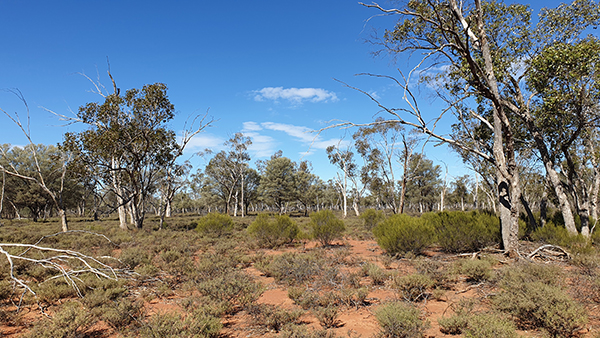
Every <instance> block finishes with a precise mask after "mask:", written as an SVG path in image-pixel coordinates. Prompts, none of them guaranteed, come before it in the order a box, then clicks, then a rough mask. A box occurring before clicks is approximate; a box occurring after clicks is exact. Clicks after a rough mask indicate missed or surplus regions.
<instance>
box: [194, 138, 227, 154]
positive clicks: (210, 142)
mask: <svg viewBox="0 0 600 338" xmlns="http://www.w3.org/2000/svg"><path fill="white" fill-rule="evenodd" d="M223 142H225V140H223V139H222V138H220V137H217V136H213V135H210V134H199V135H196V136H194V137H193V138H192V139H191V140H190V142H189V143H188V144H187V147H186V151H193V152H197V151H202V150H204V149H211V150H213V151H218V150H221V149H222V148H223Z"/></svg>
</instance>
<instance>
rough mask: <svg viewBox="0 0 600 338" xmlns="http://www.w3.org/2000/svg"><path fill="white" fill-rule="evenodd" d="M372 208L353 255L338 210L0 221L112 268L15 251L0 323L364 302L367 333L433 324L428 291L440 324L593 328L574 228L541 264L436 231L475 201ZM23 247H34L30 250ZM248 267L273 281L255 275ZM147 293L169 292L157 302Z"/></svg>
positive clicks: (133, 330) (254, 318)
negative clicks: (64, 272)
mask: <svg viewBox="0 0 600 338" xmlns="http://www.w3.org/2000/svg"><path fill="white" fill-rule="evenodd" d="M373 215H375V216H376V217H375V218H376V219H379V220H378V221H374V223H373V224H377V225H375V226H374V227H373V228H372V233H373V236H374V238H376V239H377V243H378V244H379V247H380V248H379V249H377V250H379V251H378V252H379V253H377V254H375V253H370V251H367V253H365V254H364V255H356V254H355V253H353V252H352V246H351V245H350V244H349V241H350V239H351V238H359V237H362V236H363V235H364V232H365V230H366V226H365V219H364V218H363V219H359V218H356V217H353V218H348V219H345V220H342V219H340V218H338V217H337V215H336V214H335V213H332V212H331V211H327V212H320V213H315V214H313V215H312V217H310V218H308V217H289V216H270V215H267V214H259V215H251V216H249V217H246V218H244V219H240V218H235V219H234V218H232V217H230V216H226V215H220V214H217V213H213V214H208V215H206V216H203V217H197V216H189V217H176V218H172V219H167V222H166V223H165V224H164V227H163V229H161V230H158V226H157V224H158V220H155V219H153V218H150V219H149V222H148V223H149V225H148V226H147V227H145V228H143V229H140V230H135V231H128V232H124V231H122V230H120V229H119V228H118V221H117V220H115V219H109V220H104V221H98V222H89V221H87V220H84V219H81V220H74V221H73V222H72V226H73V227H74V228H76V230H77V231H74V232H72V233H63V234H61V235H56V236H55V235H53V234H54V233H55V232H57V231H59V230H60V224H59V223H58V222H55V221H51V222H48V223H45V224H43V225H41V224H35V223H32V224H29V223H24V222H14V224H10V222H7V223H8V224H7V225H6V226H4V227H2V228H1V230H2V231H1V232H0V241H1V242H6V243H10V242H13V241H19V242H26V243H27V242H28V243H36V242H37V241H38V239H39V238H40V237H41V236H46V237H44V238H43V239H42V240H41V242H40V243H39V245H42V244H43V245H45V246H46V247H48V248H57V249H58V248H60V249H63V248H65V247H76V248H78V250H79V251H80V252H81V254H83V255H86V257H91V258H94V259H98V260H101V262H102V263H103V264H106V266H107V267H110V268H112V269H113V270H114V271H115V273H116V275H117V277H118V278H116V279H115V278H102V276H99V275H97V274H94V273H92V272H90V271H87V272H85V271H82V272H77V273H74V274H73V276H74V277H75V278H73V280H74V281H75V284H72V283H68V282H67V281H65V279H64V278H52V277H53V276H54V273H53V271H52V269H47V267H45V266H44V265H42V264H38V263H36V261H35V260H31V261H23V260H20V261H19V260H17V261H15V264H14V267H13V270H12V271H13V274H14V275H15V276H19V278H20V280H21V281H23V282H24V283H26V285H27V286H28V287H30V288H31V290H32V291H33V292H34V293H35V294H33V293H32V292H28V293H25V294H23V293H22V291H23V288H22V287H20V286H19V285H16V284H15V283H14V282H11V280H10V278H9V277H10V271H11V270H10V265H9V264H7V261H6V260H3V261H2V265H0V275H1V277H2V281H1V282H0V296H1V298H0V299H1V300H0V323H1V325H2V326H0V327H14V328H18V329H17V332H18V333H19V335H20V336H24V337H81V336H96V335H98V336H102V335H112V334H117V335H121V336H124V337H130V336H131V337H135V336H139V337H219V336H223V335H224V334H231V331H230V330H232V328H231V326H232V325H234V326H235V325H242V324H232V323H234V322H235V323H243V325H244V328H241V327H237V326H235V327H236V330H246V331H244V335H246V336H251V337H252V336H255V337H259V336H268V337H345V336H347V335H345V333H346V331H347V330H348V329H347V327H346V326H347V322H346V319H345V318H346V317H345V314H346V313H351V311H359V313H364V312H363V311H369V312H372V313H373V314H374V315H375V317H374V319H373V325H376V326H377V327H379V329H378V331H377V332H373V333H372V334H373V336H378V337H425V336H431V335H435V332H433V331H432V330H434V329H432V328H431V325H430V324H431V323H430V322H429V320H428V316H429V315H430V314H431V313H430V312H429V311H431V310H426V309H428V307H429V306H430V304H434V303H435V302H440V304H444V306H443V307H444V309H446V310H445V311H444V313H443V314H442V315H441V316H440V317H439V319H438V320H437V323H438V324H439V330H440V331H441V332H442V333H444V334H449V335H462V336H463V337H473V338H479V337H482V338H483V337H498V338H504V337H510V338H512V337H517V336H518V333H517V332H518V330H527V331H530V332H535V333H536V334H538V333H539V335H540V336H541V335H545V336H549V337H575V336H579V337H581V336H582V332H583V331H584V330H587V329H589V328H590V327H591V328H592V332H597V330H600V327H598V328H596V326H597V325H598V318H597V317H596V316H595V315H594V310H593V309H595V308H596V307H597V306H598V305H600V283H598V282H597V280H598V277H599V276H600V258H599V257H600V256H599V255H598V253H597V251H596V248H595V247H594V246H593V245H591V244H587V246H586V247H585V250H583V249H582V248H583V247H582V246H581V245H580V243H579V242H578V241H570V242H568V243H566V244H565V247H564V249H565V250H572V251H573V252H576V254H574V256H573V258H572V259H571V260H570V261H569V262H562V261H558V260H557V261H556V262H557V263H556V264H554V263H553V262H554V261H553V260H551V259H550V258H548V257H550V256H546V258H543V257H544V256H540V257H542V258H539V257H538V258H535V259H534V258H531V259H529V260H530V261H532V262H529V261H527V260H516V261H514V262H507V261H506V257H504V256H502V255H501V254H495V253H494V250H491V251H490V250H489V247H490V246H493V244H492V243H494V242H490V241H491V239H492V238H494V237H493V236H492V237H489V239H488V240H486V241H482V242H479V244H477V246H476V247H475V246H474V247H471V248H470V249H469V250H465V251H469V254H468V255H467V254H463V255H457V254H456V252H457V251H456V250H449V249H448V248H447V247H444V246H443V245H442V244H441V243H442V242H443V241H442V240H441V239H440V236H441V234H442V233H443V232H442V230H444V229H448V228H449V227H451V226H455V224H456V223H453V222H458V221H456V220H460V219H462V220H467V221H469V220H470V221H469V222H474V221H473V220H474V219H478V220H480V221H481V223H480V224H483V225H485V226H482V227H481V228H480V230H477V231H482V232H483V231H484V230H483V229H492V230H494V229H496V228H495V225H494V223H493V222H491V221H489V222H488V221H486V220H489V218H490V217H491V216H490V215H489V214H478V213H465V214H464V215H462V216H461V215H458V214H457V213H454V212H452V213H440V214H426V216H424V217H411V216H407V215H395V216H390V217H387V218H385V219H383V218H380V217H379V216H377V215H379V214H378V213H377V215H376V214H373V213H371V215H370V216H369V217H371V216H373ZM436 219H437V220H436ZM448 219H450V220H453V221H452V222H450V223H448V222H446V221H447V220H448ZM440 220H442V221H440ZM482 220H483V221H482ZM154 221H156V222H154ZM436 222H438V223H436ZM439 222H442V223H443V224H445V225H443V226H441V225H440V223H439ZM450 224H453V225H450ZM486 224H487V225H486ZM194 228H195V229H196V231H194ZM444 231H446V230H444ZM494 231H495V230H494ZM546 231H547V232H548V233H551V232H556V230H555V229H549V230H546ZM93 233H96V234H102V235H103V236H105V237H101V236H98V235H94V234H93ZM489 233H493V231H491V232H489ZM308 235H310V236H308ZM465 236H467V235H465ZM532 236H533V234H532ZM308 237H311V239H308ZM495 238H496V242H495V243H496V245H497V243H498V238H497V237H495ZM336 241H337V242H336ZM370 241H372V240H370ZM564 243H565V242H563V244H564ZM334 244H335V245H334ZM353 245H354V244H353ZM370 245H371V246H372V247H374V248H376V246H375V244H374V243H372V244H370ZM523 245H524V247H535V248H537V247H539V245H541V244H536V243H533V242H523ZM4 250H5V251H7V252H10V253H11V254H13V255H19V254H22V252H23V250H16V249H15V248H9V247H6V249H4ZM373 250H375V249H373ZM471 250H483V251H471ZM524 250H530V251H531V250H533V249H524ZM577 250H579V251H577ZM461 251H462V250H461ZM459 252H460V251H459ZM27 255H29V256H28V257H30V258H32V259H38V260H39V259H43V257H44V253H43V252H40V251H35V250H30V251H28V252H27ZM431 256H433V257H431ZM2 257H4V256H0V258H2ZM541 259H546V261H545V263H543V264H542V263H541ZM500 260H503V261H504V264H500V263H499V261H500ZM536 261H537V262H536ZM565 264H570V268H569V269H565V268H564V267H565ZM252 271H254V272H252ZM257 274H261V275H262V276H261V277H260V278H269V277H272V278H273V279H272V280H273V281H274V282H273V283H272V284H265V283H262V282H260V281H259V279H257V277H256V275H257ZM273 288H278V289H283V290H284V291H285V292H284V296H283V297H287V298H289V301H290V304H293V307H291V308H290V307H282V306H280V305H274V304H270V303H264V302H263V301H261V297H262V296H263V295H264V293H265V292H266V291H267V290H271V289H273ZM470 290H473V292H467V291H470ZM479 291H481V292H479ZM373 292H385V293H387V295H388V296H385V297H382V296H378V295H377V294H374V293H373ZM21 297H22V298H21ZM156 303H164V304H170V305H169V306H168V307H166V308H164V309H163V308H160V309H157V308H155V307H154V306H153V304H156ZM26 308H27V309H29V310H28V311H26V312H31V311H33V312H34V313H38V316H39V318H38V320H36V321H35V323H33V322H30V321H27V320H24V319H23V313H24V309H26ZM42 310H43V311H44V313H46V314H47V315H48V317H45V316H44V315H43V314H42ZM375 320H376V322H375ZM309 323H313V324H312V325H307V324H309ZM436 330H437V329H436ZM355 336H357V335H352V334H350V337H355ZM363 336H364V335H363ZM590 337H591V336H590Z"/></svg>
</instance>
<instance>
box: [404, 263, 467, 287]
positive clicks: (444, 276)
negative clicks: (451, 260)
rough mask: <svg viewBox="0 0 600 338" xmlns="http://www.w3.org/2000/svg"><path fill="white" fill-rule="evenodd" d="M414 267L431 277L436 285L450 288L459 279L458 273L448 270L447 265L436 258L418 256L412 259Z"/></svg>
mask: <svg viewBox="0 0 600 338" xmlns="http://www.w3.org/2000/svg"><path fill="white" fill-rule="evenodd" d="M412 264H413V266H414V268H415V269H416V270H417V272H418V273H420V274H423V275H426V276H428V277H429V278H431V280H432V281H433V283H434V285H433V286H434V287H436V288H443V289H450V288H451V284H452V283H454V282H455V281H456V279H457V276H456V274H453V273H451V272H450V271H448V269H447V268H446V266H445V265H444V264H443V263H441V262H439V261H436V260H430V259H423V258H418V259H415V260H413V261H412Z"/></svg>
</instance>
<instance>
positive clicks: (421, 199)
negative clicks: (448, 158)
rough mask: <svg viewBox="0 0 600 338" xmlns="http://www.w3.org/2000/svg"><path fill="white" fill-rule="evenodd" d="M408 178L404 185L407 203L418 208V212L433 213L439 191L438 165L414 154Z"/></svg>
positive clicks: (439, 171)
mask: <svg viewBox="0 0 600 338" xmlns="http://www.w3.org/2000/svg"><path fill="white" fill-rule="evenodd" d="M409 169H410V170H409V172H410V176H409V179H408V184H407V185H406V195H407V199H408V201H409V202H410V203H411V204H412V205H414V206H416V207H417V208H418V212H420V213H423V212H426V211H433V209H434V206H435V203H436V202H437V194H438V191H439V189H440V184H441V180H440V173H441V168H440V166H439V165H434V164H433V161H432V160H430V159H428V158H426V157H425V156H424V155H422V154H415V156H413V158H412V160H411V162H410V164H409Z"/></svg>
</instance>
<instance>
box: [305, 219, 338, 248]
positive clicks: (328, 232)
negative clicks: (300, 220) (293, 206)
mask: <svg viewBox="0 0 600 338" xmlns="http://www.w3.org/2000/svg"><path fill="white" fill-rule="evenodd" d="M310 227H311V228H312V236H313V237H314V238H315V239H317V240H318V241H319V242H321V244H322V245H323V246H328V245H330V244H331V242H332V241H333V240H334V239H338V238H341V237H342V234H343V233H344V231H346V226H345V225H344V221H342V220H340V219H338V218H337V217H335V215H334V214H333V212H332V211H331V210H321V211H318V212H314V213H312V214H311V215H310Z"/></svg>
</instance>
